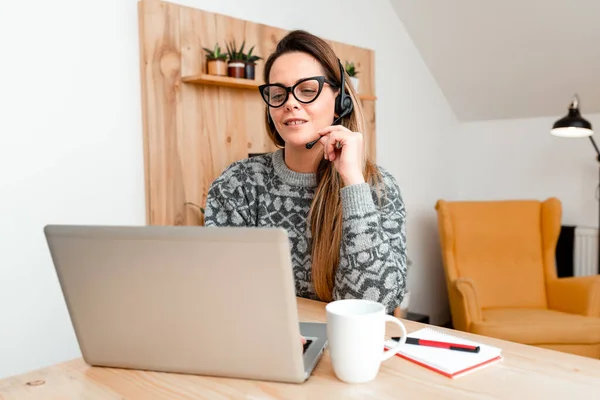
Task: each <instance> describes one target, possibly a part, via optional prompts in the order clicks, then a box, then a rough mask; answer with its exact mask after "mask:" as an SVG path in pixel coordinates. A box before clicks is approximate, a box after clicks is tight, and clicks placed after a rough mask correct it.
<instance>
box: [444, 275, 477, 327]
mask: <svg viewBox="0 0 600 400" xmlns="http://www.w3.org/2000/svg"><path fill="white" fill-rule="evenodd" d="M450 296H452V297H451V304H450V306H451V309H452V324H453V326H454V328H455V329H458V330H461V331H466V332H468V331H469V328H470V326H471V324H472V323H474V322H481V321H482V316H481V305H480V303H479V294H478V293H477V288H476V286H475V282H474V281H473V280H472V279H470V278H457V279H455V280H454V281H452V283H451V285H450ZM452 300H453V301H452Z"/></svg>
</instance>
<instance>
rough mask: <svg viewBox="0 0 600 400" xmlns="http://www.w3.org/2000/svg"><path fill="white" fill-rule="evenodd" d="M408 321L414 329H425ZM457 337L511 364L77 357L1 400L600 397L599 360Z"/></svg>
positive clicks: (30, 378) (20, 382)
mask: <svg viewBox="0 0 600 400" xmlns="http://www.w3.org/2000/svg"><path fill="white" fill-rule="evenodd" d="M298 309H299V315H300V319H301V320H302V321H317V322H324V321H325V304H324V303H319V302H314V301H310V300H305V299H299V300H298ZM403 322H405V325H406V327H407V330H408V331H409V332H411V331H414V330H416V329H419V328H421V327H423V326H425V325H423V324H420V323H417V322H413V321H403ZM388 329H389V331H388V332H389V333H390V334H391V335H398V334H399V332H398V330H397V329H395V328H394V326H393V325H392V324H388ZM439 329H443V330H444V328H439ZM452 333H453V334H455V335H459V336H463V337H466V338H471V339H473V340H477V341H480V342H483V343H488V344H491V345H494V346H498V347H501V348H502V349H503V355H504V357H505V359H504V361H502V362H501V363H499V364H495V365H493V366H490V367H488V368H486V369H483V370H480V371H477V372H474V373H473V374H470V375H466V376H463V377H461V378H457V379H455V380H452V379H449V378H446V377H444V376H442V375H438V374H436V373H434V372H431V371H429V370H427V369H425V368H422V367H419V366H417V365H415V364H413V363H410V362H408V361H405V360H403V359H401V358H399V357H392V358H391V359H390V360H388V361H385V362H384V363H383V364H382V366H381V370H380V372H379V375H378V376H377V379H376V380H375V381H372V382H369V383H366V384H359V385H349V384H345V383H343V382H341V381H339V380H338V379H337V378H336V377H335V375H334V373H333V370H332V368H331V363H330V359H329V354H328V353H327V352H326V353H325V355H324V356H323V358H322V359H321V361H320V362H319V364H318V366H317V368H316V370H315V371H314V373H313V375H312V376H311V378H310V379H309V380H308V381H307V382H305V383H303V384H282V383H272V382H260V381H249V380H238V379H227V378H213V377H203V376H191V375H177V374H167V373H158V372H143V371H132V370H120V369H112V368H94V367H90V366H88V365H86V364H85V363H84V362H83V361H82V360H81V359H76V360H73V361H68V362H65V363H62V364H58V365H54V366H52V367H48V368H44V369H41V370H38V371H34V372H30V373H27V374H23V375H19V376H15V377H12V378H8V379H4V380H2V381H0V399H2V400H8V399H10V400H13V399H19V400H28V399H36V400H43V399H53V400H54V399H61V400H62V399H86V400H88V399H89V400H100V399H115V400H116V399H118V400H123V399H127V400H131V399H144V400H154V399H186V400H187V399H310V400H317V399H361V400H363V399H399V398H401V399H424V400H426V399H435V400H442V399H511V400H514V399H545V400H547V399H560V400H565V399H567V400H569V399H584V398H589V399H591V398H598V396H599V394H600V361H598V360H593V359H589V358H584V357H580V356H574V355H570V354H566V353H559V352H555V351H551V350H545V349H541V348H536V347H530V346H525V345H520V344H516V343H511V342H505V341H502V340H497V339H492V338H486V337H482V336H477V335H472V334H467V333H463V332H458V331H452ZM28 383H29V384H28ZM36 384H37V386H36ZM32 385H33V386H32Z"/></svg>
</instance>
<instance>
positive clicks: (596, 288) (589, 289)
mask: <svg viewBox="0 0 600 400" xmlns="http://www.w3.org/2000/svg"><path fill="white" fill-rule="evenodd" d="M547 290H548V306H549V308H550V309H552V310H556V311H562V312H566V313H573V314H581V315H587V316H590V317H600V276H582V277H574V278H559V279H552V280H549V281H548V282H547Z"/></svg>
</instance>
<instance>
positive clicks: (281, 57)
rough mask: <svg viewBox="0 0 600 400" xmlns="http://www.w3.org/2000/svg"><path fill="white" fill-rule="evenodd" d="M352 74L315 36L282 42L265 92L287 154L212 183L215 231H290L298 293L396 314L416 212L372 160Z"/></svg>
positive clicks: (292, 36) (246, 163)
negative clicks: (362, 302)
mask: <svg viewBox="0 0 600 400" xmlns="http://www.w3.org/2000/svg"><path fill="white" fill-rule="evenodd" d="M342 71H343V68H342V66H341V62H340V61H339V59H338V58H337V57H336V55H335V53H334V52H333V50H332V49H331V47H330V46H329V45H328V44H327V43H326V42H325V41H323V40H322V39H320V38H318V37H316V36H314V35H311V34H309V33H307V32H305V31H293V32H291V33H289V34H288V35H286V36H285V37H284V38H283V39H282V40H281V41H280V42H279V43H278V45H277V48H276V50H275V52H274V53H273V54H271V55H270V57H269V58H268V59H267V60H266V62H265V68H264V80H265V82H267V83H266V84H265V85H262V86H261V87H260V93H261V96H262V98H263V100H264V101H265V103H266V104H267V112H266V117H265V120H266V121H265V122H266V125H267V132H268V134H269V137H270V138H271V140H272V141H273V142H274V143H275V145H276V146H277V147H278V150H277V151H275V152H274V153H272V154H268V155H261V156H256V157H252V158H249V159H245V160H241V161H237V162H235V163H233V164H232V165H230V166H229V167H228V168H227V169H226V170H225V171H224V172H223V173H222V175H221V176H219V177H218V178H217V179H216V180H215V181H214V182H213V183H212V185H211V187H210V189H209V192H208V198H207V202H206V210H205V225H206V226H258V227H267V226H274V227H283V228H285V229H286V230H287V231H288V236H289V239H290V244H291V251H292V264H293V268H294V277H295V285H296V294H297V295H298V296H300V297H305V298H310V299H318V300H322V301H327V302H328V301H332V300H336V299H346V298H362V299H369V300H374V301H377V302H380V303H382V304H384V305H385V306H386V309H387V311H388V312H389V313H391V312H393V310H394V309H395V308H396V307H397V306H398V305H399V304H400V302H401V301H402V298H403V296H404V293H405V278H406V235H405V218H406V211H405V207H404V203H403V200H402V197H401V195H400V190H399V188H398V185H397V183H396V181H395V179H394V178H393V177H392V176H391V175H390V174H389V173H387V172H386V171H385V170H383V169H382V168H380V167H377V166H376V165H374V164H373V163H372V162H370V161H369V160H368V159H367V157H366V155H365V150H364V144H363V135H362V133H361V132H363V131H364V120H363V113H362V108H361V104H360V101H359V100H358V99H357V97H356V94H355V92H354V89H353V88H352V87H351V85H345V86H344V88H343V89H344V90H341V89H342V87H341V82H342V79H343V81H344V82H348V79H347V78H348V77H347V76H345V77H343V72H342ZM346 97H347V98H346ZM336 99H337V101H336ZM344 100H345V102H344ZM344 103H345V104H344ZM338 123H339V124H338ZM315 142H316V144H314V145H313V143H315ZM311 145H312V146H311Z"/></svg>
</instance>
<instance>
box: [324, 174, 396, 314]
mask: <svg viewBox="0 0 600 400" xmlns="http://www.w3.org/2000/svg"><path fill="white" fill-rule="evenodd" d="M382 175H383V183H384V185H383V186H385V189H384V190H382V191H381V193H380V199H376V200H374V198H373V194H372V192H371V188H370V186H369V184H367V183H362V184H356V185H351V186H347V187H344V188H342V192H341V196H342V212H343V222H342V226H343V228H342V244H341V248H340V256H341V257H340V263H339V265H338V269H337V272H336V276H335V286H334V291H333V298H334V299H335V300H337V299H347V298H363V299H369V300H374V301H378V302H380V303H382V304H383V305H384V306H385V307H386V310H387V312H388V313H390V312H392V311H393V310H394V309H395V308H396V307H397V306H398V305H399V304H400V303H401V302H402V298H403V297H404V295H405V291H406V261H407V256H406V209H405V207H404V201H403V200H402V196H401V194H400V189H399V188H398V185H397V183H396V181H395V180H394V178H393V177H392V176H391V175H389V174H387V173H382Z"/></svg>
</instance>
